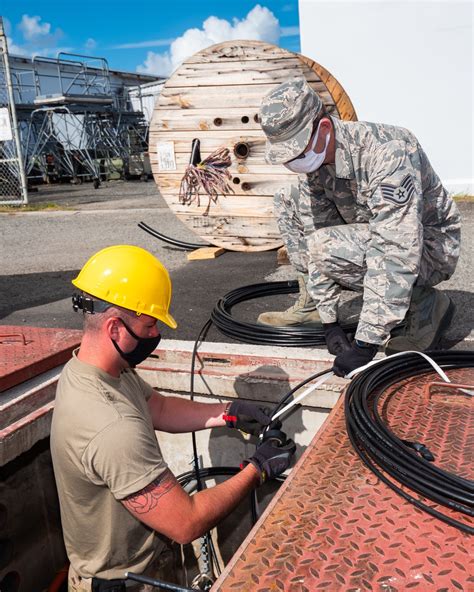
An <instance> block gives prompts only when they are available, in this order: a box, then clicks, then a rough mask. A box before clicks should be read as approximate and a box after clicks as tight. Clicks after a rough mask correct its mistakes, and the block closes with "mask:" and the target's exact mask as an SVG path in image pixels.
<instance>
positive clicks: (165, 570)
mask: <svg viewBox="0 0 474 592" xmlns="http://www.w3.org/2000/svg"><path fill="white" fill-rule="evenodd" d="M177 549H178V545H173V548H171V546H170V547H168V548H167V549H165V550H164V551H163V552H162V553H160V555H159V557H158V558H157V559H155V560H154V561H153V565H151V566H150V567H149V568H148V569H147V575H149V577H151V578H156V579H158V580H162V581H164V582H173V583H181V582H178V581H177V580H181V579H182V573H181V569H180V567H179V565H178V562H180V559H179V558H178V557H177V555H178V550H177ZM177 565H178V566H177ZM150 574H151V575H150ZM126 589H127V592H156V590H157V588H156V587H155V586H150V585H148V584H139V583H137V582H133V581H132V580H127V581H126ZM91 590H92V578H83V577H81V576H80V575H79V574H78V573H77V572H76V570H75V569H74V568H73V567H72V565H70V566H69V574H68V592H91Z"/></svg>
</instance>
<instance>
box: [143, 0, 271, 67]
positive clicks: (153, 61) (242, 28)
mask: <svg viewBox="0 0 474 592" xmlns="http://www.w3.org/2000/svg"><path fill="white" fill-rule="evenodd" d="M233 39H254V40H257V41H267V42H268V43H278V41H279V39H280V25H279V22H278V19H277V18H276V17H275V15H274V14H273V12H271V11H270V10H269V9H268V8H266V7H265V6H260V4H257V5H256V6H254V8H252V10H251V11H250V12H249V13H248V14H247V16H246V17H245V18H244V19H242V20H239V19H237V18H234V19H232V23H231V22H229V21H227V20H225V19H220V18H217V17H216V16H210V17H209V18H207V19H206V20H205V21H204V22H203V24H202V29H197V28H194V29H188V30H187V31H185V32H184V33H183V35H181V37H178V38H177V39H175V40H174V41H173V43H172V44H171V46H170V49H169V51H166V52H164V53H161V54H158V53H155V52H153V51H149V52H148V53H147V57H146V60H145V61H144V63H143V64H140V65H139V66H138V67H137V71H138V72H141V73H144V74H155V75H158V76H169V75H170V74H171V72H173V70H175V69H176V68H177V67H178V66H179V65H180V64H181V63H182V62H183V61H184V60H185V59H186V58H188V57H189V56H191V55H193V54H194V53H196V52H197V51H200V50H201V49H205V48H206V47H209V46H210V45H214V44H215V43H222V42H223V41H230V40H233Z"/></svg>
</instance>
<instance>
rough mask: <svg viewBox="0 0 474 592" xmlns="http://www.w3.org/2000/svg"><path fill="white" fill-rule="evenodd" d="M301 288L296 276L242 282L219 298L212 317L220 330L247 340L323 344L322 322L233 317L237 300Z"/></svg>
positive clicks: (287, 344) (349, 328) (353, 326)
mask: <svg viewBox="0 0 474 592" xmlns="http://www.w3.org/2000/svg"><path fill="white" fill-rule="evenodd" d="M298 290H299V288H298V282H297V281H296V280H294V281H287V282H264V283H261V284H252V285H250V286H242V287H240V288H237V289H235V290H232V291H230V292H228V293H227V294H226V295H225V296H223V297H222V298H220V299H219V300H218V301H217V304H216V306H215V307H214V310H213V311H212V314H211V320H212V322H213V323H214V325H215V326H216V327H217V328H218V330H219V331H220V332H221V333H223V334H224V335H227V336H228V337H232V338H233V339H236V340H237V341H242V342H244V343H253V344H259V345H280V346H283V347H308V346H313V345H324V344H325V339H324V330H323V327H322V325H321V327H272V326H270V325H260V324H258V323H246V322H244V321H239V320H237V319H235V318H234V317H232V314H231V311H232V308H233V307H234V306H235V305H236V304H239V303H241V302H246V301H247V300H253V299H254V298H263V297H265V296H275V295H279V294H294V293H297V292H298ZM343 329H344V330H345V331H346V332H347V331H355V329H356V324H355V323H354V324H349V325H344V326H343Z"/></svg>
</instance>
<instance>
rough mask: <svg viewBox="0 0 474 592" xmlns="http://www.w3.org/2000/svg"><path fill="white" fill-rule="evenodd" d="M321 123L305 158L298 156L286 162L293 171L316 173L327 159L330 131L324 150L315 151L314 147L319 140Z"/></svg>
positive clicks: (287, 166)
mask: <svg viewBox="0 0 474 592" xmlns="http://www.w3.org/2000/svg"><path fill="white" fill-rule="evenodd" d="M320 125H321V122H319V125H318V129H317V130H316V134H315V136H314V140H313V143H312V145H311V149H310V150H308V152H306V154H305V155H304V156H303V158H297V159H296V160H292V161H290V162H286V163H285V166H286V168H287V169H289V170H290V171H292V172H293V173H306V174H308V173H314V172H315V171H317V170H318V169H319V167H320V166H321V165H322V164H323V162H324V160H325V159H326V151H327V149H328V144H329V139H330V135H331V133H330V132H329V133H328V135H327V136H326V146H324V150H323V151H322V152H313V150H314V147H315V146H316V144H317V141H318V137H319V127H320Z"/></svg>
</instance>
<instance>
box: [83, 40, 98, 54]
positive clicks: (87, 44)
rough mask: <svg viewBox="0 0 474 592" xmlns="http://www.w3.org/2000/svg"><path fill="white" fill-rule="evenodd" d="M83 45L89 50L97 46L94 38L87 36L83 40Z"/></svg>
mask: <svg viewBox="0 0 474 592" xmlns="http://www.w3.org/2000/svg"><path fill="white" fill-rule="evenodd" d="M84 47H85V48H86V49H88V50H89V51H90V50H92V49H95V48H96V47H97V41H96V40H95V39H93V38H92V37H89V38H88V39H87V41H86V42H85V44H84Z"/></svg>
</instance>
